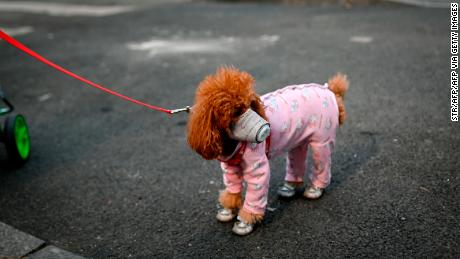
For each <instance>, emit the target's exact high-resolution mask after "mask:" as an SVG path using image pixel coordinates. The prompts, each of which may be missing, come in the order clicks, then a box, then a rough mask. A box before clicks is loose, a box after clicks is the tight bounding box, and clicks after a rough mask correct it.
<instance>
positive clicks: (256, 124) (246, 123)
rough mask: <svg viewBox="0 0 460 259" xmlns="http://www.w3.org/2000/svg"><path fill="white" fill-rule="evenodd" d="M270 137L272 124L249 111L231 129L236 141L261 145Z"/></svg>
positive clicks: (232, 136)
mask: <svg viewBox="0 0 460 259" xmlns="http://www.w3.org/2000/svg"><path fill="white" fill-rule="evenodd" d="M269 135H270V124H269V123H268V122H267V121H266V120H264V119H263V118H262V117H260V116H259V114H257V113H256V112H255V111H253V110H251V109H248V110H247V111H246V112H245V113H243V115H241V116H240V118H239V119H238V121H237V122H236V123H235V125H233V127H232V129H231V135H230V137H231V138H232V139H234V140H239V141H249V142H255V143H260V142H262V141H264V140H265V139H266V138H267V137H268V136H269Z"/></svg>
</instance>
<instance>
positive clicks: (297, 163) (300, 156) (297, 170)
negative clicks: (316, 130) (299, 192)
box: [284, 144, 308, 183]
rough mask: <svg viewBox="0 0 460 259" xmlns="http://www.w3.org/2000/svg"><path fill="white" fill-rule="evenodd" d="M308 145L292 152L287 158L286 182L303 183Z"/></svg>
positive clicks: (303, 145)
mask: <svg viewBox="0 0 460 259" xmlns="http://www.w3.org/2000/svg"><path fill="white" fill-rule="evenodd" d="M307 153H308V145H307V144H302V145H300V146H298V147H296V148H294V149H292V150H290V151H289V152H288V154H287V157H286V177H285V178H284V180H285V181H286V182H296V183H300V182H303V176H304V174H305V169H306V162H307V161H306V160H307Z"/></svg>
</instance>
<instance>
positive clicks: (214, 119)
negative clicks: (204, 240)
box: [187, 66, 349, 235]
mask: <svg viewBox="0 0 460 259" xmlns="http://www.w3.org/2000/svg"><path fill="white" fill-rule="evenodd" d="M254 82H255V80H254V78H253V77H252V76H251V75H250V74H249V73H247V72H244V71H240V70H238V69H237V68H235V67H233V66H230V67H220V68H218V69H217V71H216V73H215V74H212V75H209V76H207V77H206V78H205V79H204V80H203V81H202V82H201V83H200V84H199V86H198V88H197V90H196V93H195V101H194V105H193V106H192V109H191V113H190V116H189V120H188V124H187V140H188V144H189V146H190V147H191V148H192V149H193V150H194V151H196V152H197V153H198V154H199V155H201V156H202V157H203V158H204V159H206V160H212V159H217V160H219V161H220V164H221V168H222V171H223V180H224V184H225V187H226V189H225V190H223V191H221V193H220V195H219V202H220V204H221V206H222V207H223V208H222V209H220V210H219V211H218V213H217V219H218V220H219V221H222V222H229V221H232V220H233V219H234V218H235V217H236V216H237V215H238V217H237V222H236V223H235V224H234V226H233V232H234V233H236V234H238V235H247V234H249V233H251V232H252V231H253V229H254V226H255V224H256V223H260V222H261V221H262V220H263V218H264V215H265V209H266V206H267V197H268V188H269V179H270V166H269V162H268V161H269V159H270V158H273V157H275V156H277V155H280V154H284V153H287V155H286V176H285V182H284V184H283V185H282V186H281V187H280V188H279V189H278V195H279V196H281V197H293V196H294V195H295V193H296V191H298V190H299V189H300V188H302V186H303V182H304V181H303V177H304V174H305V171H306V158H307V151H308V149H311V151H312V152H313V153H312V158H313V162H314V163H313V164H314V165H313V169H312V171H313V172H312V174H311V175H310V184H309V185H308V186H307V187H305V191H304V193H303V196H305V197H306V198H308V199H317V198H320V197H321V196H322V194H323V191H324V189H325V188H326V187H327V186H328V185H329V183H330V180H331V173H330V170H331V154H332V151H333V148H334V143H335V136H336V130H337V128H338V126H339V125H341V124H343V123H344V121H345V118H346V112H345V105H344V96H345V93H346V91H347V90H348V85H349V83H348V80H347V77H346V76H345V75H343V74H340V73H338V74H337V75H335V76H333V77H332V78H330V79H329V81H328V83H326V84H324V85H320V84H313V83H311V84H300V85H290V86H286V87H284V88H282V89H279V90H276V91H274V92H270V93H267V94H265V95H262V96H259V95H258V94H256V92H255V91H254ZM249 111H250V112H251V113H252V114H253V115H254V116H256V117H258V119H259V120H260V121H266V122H267V123H268V124H269V136H268V137H266V136H265V137H266V138H265V139H264V136H262V140H263V139H264V140H263V141H255V140H246V141H245V140H244V138H243V139H241V138H235V137H234V135H235V128H236V127H241V128H243V130H244V127H245V126H244V125H238V123H240V121H241V117H243V116H245V114H246V113H247V112H249ZM254 116H253V117H254ZM254 118H255V117H254ZM236 125H238V126H236ZM266 133H267V134H268V132H266ZM258 142H260V143H258ZM243 182H245V183H246V194H245V198H244V201H243V198H242V192H243Z"/></svg>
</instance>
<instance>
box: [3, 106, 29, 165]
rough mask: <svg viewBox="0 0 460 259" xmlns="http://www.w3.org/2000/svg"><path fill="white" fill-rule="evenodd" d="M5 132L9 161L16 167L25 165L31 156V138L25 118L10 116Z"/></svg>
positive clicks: (7, 119)
mask: <svg viewBox="0 0 460 259" xmlns="http://www.w3.org/2000/svg"><path fill="white" fill-rule="evenodd" d="M4 131H5V132H4V134H5V138H4V139H5V145H6V151H7V153H8V159H9V161H10V162H11V163H12V164H13V165H16V166H20V165H22V164H24V163H25V162H26V161H27V159H28V158H29V156H30V136H29V130H28V129H27V123H26V120H25V118H24V116H22V115H19V114H17V115H10V116H8V117H7V118H6V121H5V130H4Z"/></svg>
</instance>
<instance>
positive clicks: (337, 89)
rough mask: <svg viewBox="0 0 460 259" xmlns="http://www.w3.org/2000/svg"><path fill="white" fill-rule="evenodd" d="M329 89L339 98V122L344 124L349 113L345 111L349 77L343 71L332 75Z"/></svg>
mask: <svg viewBox="0 0 460 259" xmlns="http://www.w3.org/2000/svg"><path fill="white" fill-rule="evenodd" d="M327 84H328V86H329V90H331V91H332V92H333V93H334V95H335V99H336V100H337V106H338V107H339V124H340V125H342V124H343V123H344V122H345V118H346V116H347V113H346V112H345V102H344V97H345V93H346V92H347V90H348V84H349V83H348V79H347V76H346V75H344V74H341V73H338V74H336V75H335V76H333V77H331V78H330V79H329V81H328V82H327Z"/></svg>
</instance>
